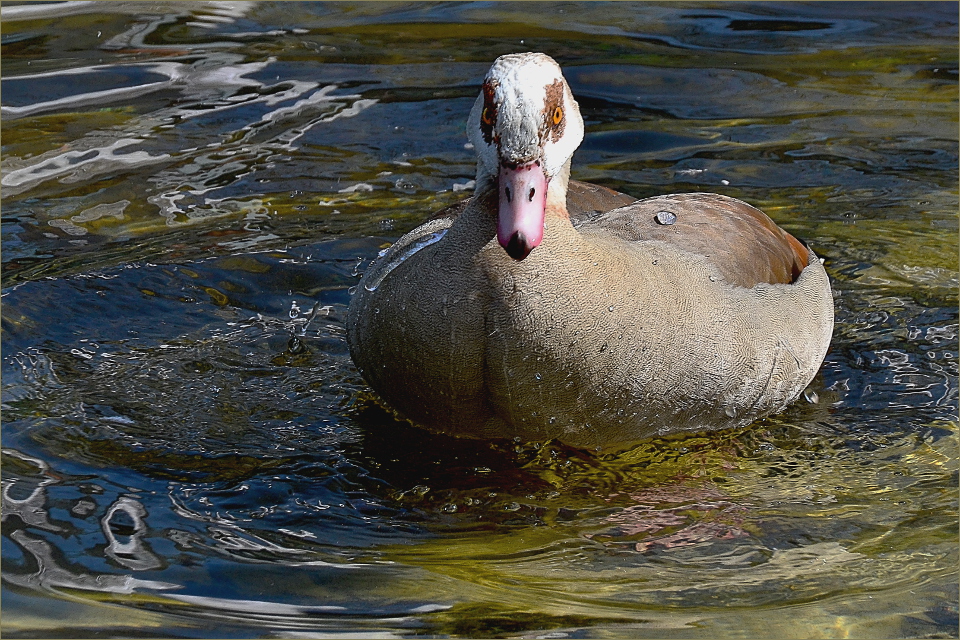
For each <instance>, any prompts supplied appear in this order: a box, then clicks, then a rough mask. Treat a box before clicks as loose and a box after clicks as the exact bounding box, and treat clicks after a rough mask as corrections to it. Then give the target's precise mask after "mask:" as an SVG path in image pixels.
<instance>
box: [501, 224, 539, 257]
mask: <svg viewBox="0 0 960 640" xmlns="http://www.w3.org/2000/svg"><path fill="white" fill-rule="evenodd" d="M504 249H506V250H507V255H509V256H510V257H511V258H513V259H514V260H517V261H520V260H523V259H524V258H526V257H527V256H528V255H530V252H531V251H533V247H531V246H530V245H529V244H528V243H527V239H526V238H525V237H524V236H523V234H522V233H521V232H519V231H517V232H516V233H514V234H513V235H512V236H510V242H508V243H507V246H505V247H504Z"/></svg>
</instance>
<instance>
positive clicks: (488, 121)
mask: <svg viewBox="0 0 960 640" xmlns="http://www.w3.org/2000/svg"><path fill="white" fill-rule="evenodd" d="M480 119H481V120H482V121H483V124H485V125H487V126H489V125H492V124H493V118H492V117H490V108H489V107H484V108H483V113H481V114H480Z"/></svg>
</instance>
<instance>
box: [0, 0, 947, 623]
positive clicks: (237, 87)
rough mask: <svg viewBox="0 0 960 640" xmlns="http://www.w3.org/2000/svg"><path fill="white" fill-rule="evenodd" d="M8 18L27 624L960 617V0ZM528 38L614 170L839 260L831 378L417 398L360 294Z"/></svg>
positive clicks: (10, 432) (11, 369)
mask: <svg viewBox="0 0 960 640" xmlns="http://www.w3.org/2000/svg"><path fill="white" fill-rule="evenodd" d="M0 11H2V76H3V80H2V104H3V109H2V144H3V155H2V179H0V188H2V196H3V199H2V214H3V217H2V222H3V236H2V255H3V271H2V278H3V293H2V296H3V297H2V304H3V308H2V319H3V325H2V326H3V333H2V336H3V342H2V376H3V382H2V388H3V406H2V409H3V414H2V417H3V460H2V471H3V527H2V532H3V547H2V558H3V563H2V578H3V594H2V597H3V601H4V609H3V614H4V615H3V621H2V622H3V629H2V632H3V634H4V636H5V637H11V638H14V637H36V636H40V637H101V636H114V637H115V636H126V637H129V636H150V637H167V636H176V637H317V638H319V637H356V636H360V635H362V636H363V637H396V636H407V635H424V636H469V637H490V636H522V637H549V638H563V637H570V638H581V637H671V638H681V637H718V636H736V637H782V638H808V637H836V638H840V637H887V638H889V637H956V636H957V601H958V595H957V564H958V557H957V556H958V554H957V537H958V536H957V534H958V531H957V513H958V509H957V497H958V494H957V475H956V474H957V441H956V435H957V316H958V264H957V263H958V226H957V208H958V197H957V195H958V194H957V185H958V172H957V166H958V160H957V145H958V118H957V113H958V88H957V51H958V24H957V16H958V5H957V3H888V2H883V3H876V4H860V3H856V4H853V3H824V4H796V3H784V4H766V3H745V4H740V3H737V4H726V3H718V4H701V3H697V4H675V3H667V4H633V3H614V4H593V3H584V4H577V3H560V4H551V3H537V4H535V3H521V4H510V3H505V4H501V3H468V4H379V3H372V4H313V3H246V2H231V3H222V4H218V3H203V2H183V3H157V2H149V3H146V2H143V3H141V2H111V3H104V4H99V5H98V4H96V3H55V4H26V5H21V4H17V3H6V2H5V3H4V4H3V7H2V10H0ZM524 50H540V51H544V52H547V53H549V54H551V55H553V56H554V57H555V58H556V59H557V60H558V61H559V62H560V63H561V65H563V66H564V68H565V72H566V75H567V78H568V79H569V81H570V83H571V85H572V87H573V91H574V94H575V95H576V96H577V98H578V100H579V102H580V105H581V109H582V111H583V113H584V116H585V119H586V121H587V136H586V139H585V141H584V144H583V146H582V147H581V149H580V150H579V152H578V153H577V155H576V156H575V158H574V177H575V178H578V179H581V180H588V181H593V182H597V183H601V184H605V185H608V186H611V187H613V188H616V189H620V190H622V191H625V192H627V193H630V194H632V195H634V196H637V197H644V196H649V195H655V194H661V193H670V192H678V191H690V190H694V191H697V190H702V191H716V192H720V193H724V194H727V195H731V196H734V197H738V198H742V199H746V200H748V201H750V202H751V203H753V204H756V205H758V206H760V207H761V208H763V209H764V210H765V211H767V212H768V213H769V214H770V215H771V216H772V217H773V218H774V219H775V220H776V221H777V222H778V223H780V224H781V225H782V226H784V227H785V228H786V229H788V230H789V231H791V232H793V233H794V234H796V235H798V236H800V237H802V238H804V239H805V240H806V241H807V242H809V243H810V245H811V246H812V247H813V248H814V249H815V250H816V252H817V253H818V254H819V255H820V256H822V257H825V258H826V267H827V270H828V272H829V273H830V275H831V277H832V279H833V284H834V287H835V291H836V292H837V297H836V311H837V327H836V333H835V337H834V344H833V347H832V349H831V352H830V354H829V355H828V357H827V360H826V363H825V364H824V367H823V372H822V375H821V376H820V377H819V378H818V380H817V382H816V383H815V385H814V387H813V389H812V392H811V393H810V394H809V395H810V400H816V402H801V403H799V404H798V405H796V406H794V407H791V408H790V409H789V410H788V411H787V412H786V413H784V414H783V415H780V416H775V417H772V418H770V419H767V420H764V421H761V422H759V423H757V424H755V425H752V426H751V427H749V428H746V429H743V430H741V431H738V432H724V433H719V434H712V435H709V436H704V435H694V436H688V437H683V438H672V439H664V440H657V441H652V442H649V443H646V444H644V445H641V446H639V447H637V448H636V449H634V450H631V451H628V452H624V453H621V454H617V455H606V456H598V455H594V454H591V453H587V452H582V451H576V450H572V449H567V448H564V447H562V446H558V445H556V444H553V443H540V444H535V443H514V442H474V441H461V440H456V439H451V438H443V437H438V436H432V435H429V434H427V433H424V432H421V431H420V430H418V429H416V428H414V427H411V426H409V425H406V424H403V423H399V422H397V421H395V420H394V419H393V418H391V417H390V416H389V415H387V414H386V413H385V412H384V411H383V410H381V409H380V408H378V406H377V405H376V403H375V402H374V401H373V399H372V397H371V395H370V392H369V390H368V389H367V388H366V387H365V385H364V384H363V382H362V380H361V379H360V378H359V376H358V375H357V373H356V371H355V369H354V368H353V366H352V364H351V362H350V359H349V356H348V354H347V349H346V345H345V341H344V337H343V334H344V331H343V318H344V315H345V309H346V306H347V304H348V301H349V296H350V294H349V289H350V288H351V287H352V286H354V285H355V284H356V282H357V280H358V277H359V275H360V273H362V271H363V269H364V268H365V267H366V265H367V264H368V263H369V260H370V259H371V258H372V257H374V256H375V255H376V254H377V251H378V250H379V249H380V248H381V247H382V246H384V244H385V243H388V242H390V241H392V240H394V239H396V238H397V237H398V236H399V235H400V234H402V233H403V232H405V231H406V230H408V229H410V228H412V227H413V226H415V225H416V224H417V223H418V222H420V221H422V220H424V219H425V218H427V217H428V216H429V215H430V214H431V212H433V211H435V210H436V209H438V208H439V207H441V206H444V205H446V204H449V203H451V202H454V201H456V200H459V199H460V198H462V197H464V196H465V195H467V194H468V193H469V191H470V187H471V186H472V185H471V183H470V181H471V180H472V178H473V173H474V167H473V157H472V155H471V151H470V150H469V149H466V148H465V147H464V144H465V142H466V139H465V136H464V132H463V122H464V119H465V117H466V115H467V112H468V111H469V107H470V105H471V104H472V102H473V99H474V97H475V95H476V93H477V91H478V87H479V81H480V78H481V77H482V74H483V73H484V71H485V70H486V68H487V67H488V66H489V64H490V62H491V61H492V60H493V59H494V58H495V57H496V56H497V55H500V54H502V53H508V52H514V51H524Z"/></svg>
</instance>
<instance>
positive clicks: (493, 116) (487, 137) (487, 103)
mask: <svg viewBox="0 0 960 640" xmlns="http://www.w3.org/2000/svg"><path fill="white" fill-rule="evenodd" d="M496 88H497V84H496V83H495V82H491V81H487V82H484V83H483V111H481V112H480V131H481V132H482V133H483V140H484V142H486V143H487V144H490V143H491V142H493V125H494V124H496V122H497V104H496V102H494V100H493V93H494V91H496Z"/></svg>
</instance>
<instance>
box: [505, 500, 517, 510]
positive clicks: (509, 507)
mask: <svg viewBox="0 0 960 640" xmlns="http://www.w3.org/2000/svg"><path fill="white" fill-rule="evenodd" d="M503 510H504V511H519V510H520V503H519V502H511V503H510V504H505V505H503Z"/></svg>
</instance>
